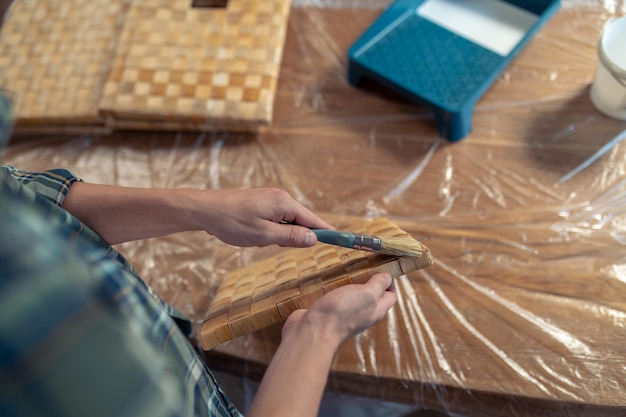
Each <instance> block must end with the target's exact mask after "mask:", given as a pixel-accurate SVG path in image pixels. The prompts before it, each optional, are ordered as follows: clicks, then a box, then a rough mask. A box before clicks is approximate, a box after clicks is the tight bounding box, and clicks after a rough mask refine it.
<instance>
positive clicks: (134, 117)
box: [100, 0, 290, 130]
mask: <svg viewBox="0 0 626 417" xmlns="http://www.w3.org/2000/svg"><path fill="white" fill-rule="evenodd" d="M289 4H290V2H289V0H264V1H258V0H230V1H229V2H228V7H227V8H222V9H220V8H192V7H190V5H191V2H190V1H189V2H187V1H177V2H175V1H171V0H142V1H135V2H134V3H133V5H132V7H131V10H130V12H129V14H128V18H127V22H126V25H125V27H124V31H123V33H122V34H121V36H120V40H119V45H118V48H117V53H116V57H115V60H114V64H113V69H112V72H111V74H110V77H109V79H108V81H107V84H106V86H105V89H104V94H103V98H102V101H101V104H100V108H101V111H102V113H103V114H104V115H106V116H107V117H108V120H109V122H110V123H112V125H113V126H114V127H124V128H158V127H162V128H164V129H179V128H180V129H194V130H198V129H200V130H204V129H207V128H216V127H219V128H225V129H229V130H256V129H257V128H258V127H259V126H262V125H267V124H269V122H270V121H271V118H272V108H273V101H274V94H275V90H276V84H277V78H278V73H279V68H280V61H281V58H282V50H283V45H284V38H285V33H286V27H287V18H288V13H289Z"/></svg>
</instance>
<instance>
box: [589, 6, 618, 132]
mask: <svg viewBox="0 0 626 417" xmlns="http://www.w3.org/2000/svg"><path fill="white" fill-rule="evenodd" d="M598 59H599V62H598V66H597V68H596V74H595V77H594V79H593V83H592V84H591V101H592V102H593V104H594V106H596V108H597V109H598V110H600V111H601V112H602V113H604V114H606V115H607V116H610V117H613V118H615V119H619V120H626V16H624V17H621V18H619V19H617V20H614V21H612V22H609V23H608V24H607V25H606V26H605V28H604V30H603V31H602V34H601V35H600V40H599V42H598Z"/></svg>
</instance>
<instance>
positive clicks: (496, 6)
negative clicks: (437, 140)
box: [348, 0, 560, 141]
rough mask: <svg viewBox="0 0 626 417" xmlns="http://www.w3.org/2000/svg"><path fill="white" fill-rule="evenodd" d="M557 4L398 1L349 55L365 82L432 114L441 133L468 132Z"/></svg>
mask: <svg viewBox="0 0 626 417" xmlns="http://www.w3.org/2000/svg"><path fill="white" fill-rule="evenodd" d="M559 6H560V2H559V1H558V0H549V1H548V0H543V1H542V0H526V1H524V0H511V1H500V0H396V1H395V2H394V3H392V4H391V5H390V6H389V7H388V8H387V10H385V11H384V12H383V14H382V15H381V16H380V17H379V18H378V19H377V20H376V21H375V22H374V23H373V24H372V25H371V26H370V27H369V28H368V30H367V31H366V32H365V33H364V34H363V35H362V36H361V37H360V38H359V39H358V40H357V41H356V42H355V43H354V44H353V45H352V47H351V48H350V50H349V51H348V81H349V82H350V84H352V85H354V86H356V85H358V84H359V82H360V81H361V80H362V78H363V77H368V78H371V79H372V80H374V81H376V82H378V83H379V84H381V85H383V86H385V87H387V88H389V89H391V90H393V91H395V92H397V93H399V94H401V95H403V96H405V97H407V98H409V99H410V100H412V101H415V102H417V103H420V104H421V105H423V106H425V107H427V108H430V109H431V110H432V111H433V113H434V116H435V120H436V122H437V129H438V131H439V134H440V135H441V136H442V137H444V138H446V139H448V140H450V141H458V140H461V139H463V138H464V137H466V136H467V135H468V134H469V133H470V132H471V130H472V116H473V111H474V106H475V104H476V102H477V101H478V99H479V98H480V97H481V96H482V95H483V94H484V93H485V92H486V91H487V89H488V88H489V87H490V86H491V85H492V84H493V83H494V81H495V80H496V79H497V77H498V76H499V75H500V73H501V72H502V71H503V70H504V69H505V68H506V67H507V66H508V65H509V63H510V62H511V61H512V59H513V58H514V57H515V56H516V55H517V54H518V53H519V52H520V51H521V50H522V49H523V48H524V46H525V45H526V44H527V43H528V42H529V41H530V40H531V39H532V37H533V36H534V34H535V33H536V32H537V31H538V30H539V29H540V28H541V27H542V26H543V25H544V24H545V23H546V22H547V21H548V19H550V18H551V17H552V16H553V15H554V14H555V13H556V11H557V10H558V8H559Z"/></svg>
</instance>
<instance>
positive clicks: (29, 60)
mask: <svg viewBox="0 0 626 417" xmlns="http://www.w3.org/2000/svg"><path fill="white" fill-rule="evenodd" d="M129 6H130V0H91V1H83V0H63V1H60V0H16V1H14V3H13V5H12V7H11V9H10V10H9V11H8V13H7V15H6V16H5V22H4V25H3V27H2V32H0V87H1V88H2V89H4V90H7V91H8V92H9V94H10V95H11V97H12V98H13V100H14V102H15V106H16V118H17V125H16V130H18V131H19V130H20V127H23V126H24V125H26V126H29V127H31V128H33V129H34V130H39V131H46V130H47V129H51V128H52V126H54V125H69V126H66V127H61V130H64V129H68V130H73V129H76V128H77V127H79V126H80V125H94V126H100V128H102V121H101V118H100V117H99V115H98V106H99V101H100V97H101V93H102V88H103V85H104V83H105V80H106V78H107V76H108V73H109V71H110V65H111V60H112V58H113V56H114V51H115V48H116V45H117V37H118V34H119V33H120V31H121V29H122V26H123V24H124V17H125V15H126V11H127V10H128V7H129Z"/></svg>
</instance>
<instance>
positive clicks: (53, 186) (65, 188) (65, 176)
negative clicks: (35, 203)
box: [1, 166, 81, 206]
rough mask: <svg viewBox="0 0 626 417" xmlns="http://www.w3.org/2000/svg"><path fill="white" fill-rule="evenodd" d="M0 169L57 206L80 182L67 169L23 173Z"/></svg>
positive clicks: (19, 170)
mask: <svg viewBox="0 0 626 417" xmlns="http://www.w3.org/2000/svg"><path fill="white" fill-rule="evenodd" d="M1 169H2V170H3V171H4V172H5V173H7V174H9V175H11V176H12V177H13V178H14V179H15V180H16V181H18V182H19V183H20V184H22V185H23V186H25V187H28V188H30V189H32V190H33V191H34V192H35V193H37V195H39V196H41V197H43V198H45V199H47V200H48V201H50V202H51V203H53V204H55V205H57V206H60V205H61V204H63V200H64V199H65V197H66V196H67V193H68V192H69V190H70V187H71V186H72V184H74V183H75V182H79V181H81V179H80V178H78V177H77V176H76V175H74V173H73V172H72V171H69V170H67V169H49V170H46V171H43V172H32V171H25V170H21V169H17V168H15V167H12V166H3V167H1Z"/></svg>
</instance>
